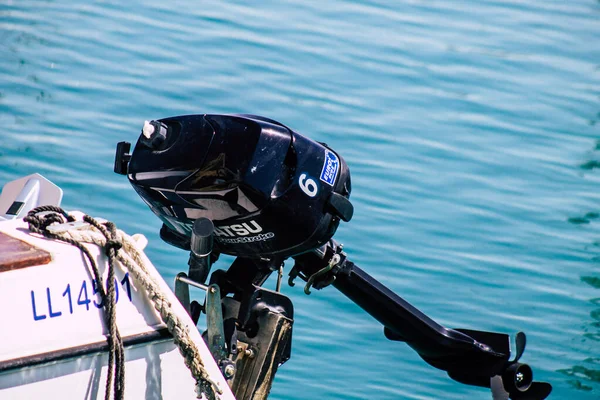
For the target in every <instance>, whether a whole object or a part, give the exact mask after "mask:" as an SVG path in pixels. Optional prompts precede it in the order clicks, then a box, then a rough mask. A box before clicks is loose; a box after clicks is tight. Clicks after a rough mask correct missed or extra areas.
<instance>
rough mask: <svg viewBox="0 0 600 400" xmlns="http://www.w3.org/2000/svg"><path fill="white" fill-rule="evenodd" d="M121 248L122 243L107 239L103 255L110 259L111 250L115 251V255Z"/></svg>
mask: <svg viewBox="0 0 600 400" xmlns="http://www.w3.org/2000/svg"><path fill="white" fill-rule="evenodd" d="M122 247H123V243H121V241H120V240H115V239H109V240H107V241H106V245H105V246H104V253H105V254H106V255H107V256H109V257H110V255H111V252H110V251H111V250H114V251H115V254H116V253H117V252H118V251H119V249H121V248H122Z"/></svg>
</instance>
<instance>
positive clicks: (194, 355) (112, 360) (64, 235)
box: [23, 206, 223, 400]
mask: <svg viewBox="0 0 600 400" xmlns="http://www.w3.org/2000/svg"><path fill="white" fill-rule="evenodd" d="M23 220H24V221H25V222H27V223H28V224H29V230H30V231H31V232H34V233H38V234H40V235H43V236H45V237H47V238H50V239H55V240H59V241H62V242H65V243H69V244H71V245H73V246H75V247H77V248H79V249H80V250H81V251H82V252H83V254H85V256H86V258H87V259H88V261H89V263H90V266H91V269H92V273H93V275H94V278H95V279H96V282H97V285H98V292H99V294H100V297H101V299H102V301H103V306H104V319H105V323H106V326H107V327H108V329H109V334H108V337H107V340H108V344H109V362H108V376H107V379H106V394H105V400H109V399H110V392H111V387H112V386H113V374H114V388H113V389H114V398H115V399H117V400H121V399H123V395H124V388H125V359H124V349H123V340H122V339H121V336H120V334H119V330H118V328H117V321H116V301H115V298H116V297H115V296H116V295H115V283H114V281H115V279H114V273H115V272H114V268H115V267H114V265H115V260H118V261H119V262H120V263H121V265H122V266H124V267H125V268H126V269H127V270H128V271H129V273H130V275H131V276H132V277H133V279H134V281H135V282H136V284H137V285H138V286H141V287H143V288H144V289H145V290H146V292H147V293H148V297H149V298H150V300H151V301H152V303H153V305H154V308H155V309H156V310H157V311H158V312H159V314H160V317H161V319H162V321H163V322H164V323H165V324H166V325H167V329H168V330H169V332H170V333H171V335H173V341H174V342H175V344H176V345H177V347H178V348H179V352H180V353H181V355H182V356H183V358H184V362H185V365H186V366H187V367H188V369H189V370H190V372H191V374H192V376H193V378H194V379H195V381H196V395H197V397H198V398H201V397H202V396H203V395H205V396H206V397H207V398H208V399H209V400H212V399H217V398H218V397H217V394H222V393H223V392H222V390H221V389H220V388H219V387H218V386H217V384H216V383H215V382H214V381H213V380H212V379H210V377H209V375H208V372H207V371H206V369H205V368H204V364H203V363H202V360H201V357H200V352H199V351H198V348H197V347H196V344H195V343H194V342H193V341H192V339H191V337H190V336H189V332H188V328H187V326H186V325H185V323H184V322H183V321H182V320H181V319H180V318H179V316H178V315H177V314H175V312H174V311H173V309H172V307H171V303H170V302H169V300H168V299H167V297H166V296H165V295H164V293H163V292H162V290H161V289H160V286H159V285H158V283H157V282H156V281H155V280H154V278H153V277H152V276H151V274H150V272H149V271H148V269H147V267H146V265H145V264H146V263H145V262H144V259H143V257H142V253H141V251H140V250H139V249H138V248H137V245H136V243H135V241H134V240H133V239H132V238H131V237H130V236H128V235H127V234H125V233H124V232H123V231H121V230H119V229H117V228H116V226H115V224H113V223H112V222H103V223H100V222H98V221H97V220H95V219H94V218H92V217H90V216H88V215H84V216H83V221H84V222H86V223H87V224H89V225H88V226H87V227H86V228H87V229H85V230H82V229H68V230H64V231H60V232H52V229H50V230H49V229H48V227H49V226H51V225H53V224H63V223H65V222H75V218H74V217H73V216H72V215H69V214H67V212H66V211H64V210H63V209H62V208H60V207H55V206H41V207H36V208H34V209H33V210H31V211H29V213H28V214H27V216H26V217H25V218H23ZM83 243H93V244H96V245H97V246H100V247H101V248H102V249H104V251H105V254H106V255H107V257H108V282H107V287H106V290H105V289H104V287H103V286H102V276H101V275H100V272H99V270H98V266H97V265H96V263H95V261H94V259H93V257H92V255H91V253H90V252H89V250H88V249H87V248H86V247H85V246H84V245H83Z"/></svg>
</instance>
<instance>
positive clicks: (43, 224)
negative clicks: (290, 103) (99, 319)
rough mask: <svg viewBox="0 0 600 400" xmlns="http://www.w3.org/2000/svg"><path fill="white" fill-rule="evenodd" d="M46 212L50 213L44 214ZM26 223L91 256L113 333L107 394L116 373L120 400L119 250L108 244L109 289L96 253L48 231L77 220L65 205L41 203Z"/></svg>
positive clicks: (106, 319)
mask: <svg viewBox="0 0 600 400" xmlns="http://www.w3.org/2000/svg"><path fill="white" fill-rule="evenodd" d="M42 213H46V214H45V215H42ZM23 220H24V221H25V222H27V223H28V224H29V230H30V231H31V232H34V233H38V234H40V235H43V236H45V237H47V238H49V239H54V240H59V241H62V242H65V243H69V244H71V245H73V246H75V247H77V248H78V249H79V250H81V252H82V253H83V254H85V256H86V258H87V259H88V261H89V263H90V265H91V267H92V273H93V274H94V279H95V280H96V285H97V288H98V292H99V294H100V298H101V299H102V304H103V307H104V322H105V323H106V326H107V327H108V328H109V335H108V337H107V340H108V347H109V352H108V374H107V377H106V390H105V393H104V399H105V400H109V399H110V393H111V387H113V374H114V375H115V377H116V379H114V387H113V389H114V398H115V399H117V400H122V399H123V395H124V386H125V360H124V349H123V340H122V339H121V335H120V334H119V329H118V327H117V324H116V313H115V312H116V309H115V284H114V256H115V250H114V247H107V248H106V254H107V256H108V260H109V268H108V274H109V279H108V284H107V288H106V290H105V289H104V286H103V285H102V275H101V274H100V271H99V270H98V266H97V265H96V262H95V261H94V258H93V257H92V254H91V253H90V252H89V250H88V249H87V248H86V247H85V246H84V245H83V244H81V243H80V242H78V241H77V240H74V239H72V238H69V237H64V236H62V235H57V234H55V233H52V232H50V231H49V230H48V227H49V226H50V225H51V224H54V223H59V224H62V223H65V222H74V221H75V218H73V217H72V216H70V215H68V214H67V213H66V212H65V211H64V210H63V209H62V208H60V207H56V206H41V207H36V208H34V209H32V210H31V211H29V212H28V213H27V215H26V216H25V218H23ZM103 233H106V234H107V235H110V233H109V232H108V231H106V230H105V232H103Z"/></svg>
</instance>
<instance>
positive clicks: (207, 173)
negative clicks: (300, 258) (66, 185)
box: [116, 115, 353, 258]
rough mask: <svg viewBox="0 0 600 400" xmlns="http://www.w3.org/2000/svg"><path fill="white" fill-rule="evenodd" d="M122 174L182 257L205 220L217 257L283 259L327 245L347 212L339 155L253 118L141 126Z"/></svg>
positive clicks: (346, 175)
mask: <svg viewBox="0 0 600 400" xmlns="http://www.w3.org/2000/svg"><path fill="white" fill-rule="evenodd" d="M120 160H121V161H118V165H116V166H117V167H118V168H119V169H118V170H119V172H123V173H124V172H125V170H124V168H122V165H123V164H122V160H123V159H122V158H121V159H120ZM127 175H128V177H129V180H130V182H131V184H132V185H133V187H134V189H135V190H136V191H137V193H138V194H139V195H140V196H141V197H142V199H143V200H144V201H145V202H146V204H148V206H149V207H150V209H151V210H152V211H153V212H154V213H155V214H156V215H157V216H158V217H159V218H160V219H161V220H162V221H163V223H164V226H163V228H162V230H161V237H162V238H163V239H164V240H165V241H167V242H168V243H170V244H173V245H176V246H178V247H180V248H184V249H188V248H189V241H190V235H191V232H192V224H193V222H194V220H196V219H197V218H200V217H204V218H208V219H210V220H212V221H213V223H214V224H215V241H216V245H217V248H218V251H219V252H221V253H225V254H231V255H235V256H244V257H251V258H260V257H263V258H264V257H273V256H276V257H280V258H286V257H290V256H294V255H297V254H300V253H303V252H306V251H309V250H312V249H314V248H316V247H319V246H321V245H323V244H324V243H326V242H327V241H328V240H329V239H330V238H331V237H332V236H333V234H334V233H335V231H336V229H337V227H338V224H339V222H340V219H341V220H344V221H349V220H350V218H352V213H353V208H352V204H351V203H350V201H349V200H348V197H349V196H350V190H351V186H350V171H349V170H348V166H347V165H346V163H345V161H344V159H343V158H342V157H340V156H339V155H338V154H337V153H335V152H334V151H333V150H331V149H330V148H329V147H327V145H326V144H324V143H317V142H315V141H313V140H310V139H308V138H306V137H304V136H302V135H300V134H298V133H296V132H294V131H292V130H291V129H289V128H287V127H286V126H284V125H282V124H280V123H278V122H275V121H273V120H270V119H267V118H262V117H257V116H252V115H233V116H227V115H188V116H182V117H174V118H165V119H161V120H158V121H152V122H147V123H146V124H145V125H144V128H143V132H142V135H140V138H139V140H138V142H137V144H136V146H135V149H134V151H133V154H132V156H131V160H130V161H129V165H128V170H127Z"/></svg>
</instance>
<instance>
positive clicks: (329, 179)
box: [321, 150, 340, 186]
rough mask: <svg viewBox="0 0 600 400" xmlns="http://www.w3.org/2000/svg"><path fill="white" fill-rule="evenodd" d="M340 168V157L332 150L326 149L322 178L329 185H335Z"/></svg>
mask: <svg viewBox="0 0 600 400" xmlns="http://www.w3.org/2000/svg"><path fill="white" fill-rule="evenodd" d="M339 169H340V159H339V158H338V156H336V155H335V153H334V152H332V151H329V150H325V162H324V163H323V170H322V171H321V180H322V181H323V182H325V183H326V184H328V185H329V186H333V184H334V183H335V178H336V177H337V174H338V170H339Z"/></svg>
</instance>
